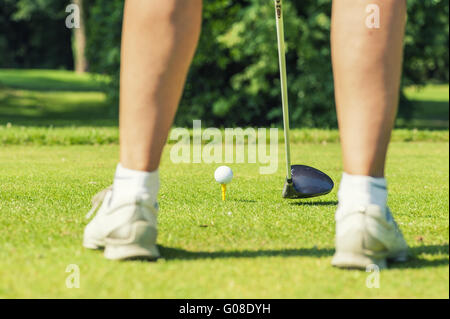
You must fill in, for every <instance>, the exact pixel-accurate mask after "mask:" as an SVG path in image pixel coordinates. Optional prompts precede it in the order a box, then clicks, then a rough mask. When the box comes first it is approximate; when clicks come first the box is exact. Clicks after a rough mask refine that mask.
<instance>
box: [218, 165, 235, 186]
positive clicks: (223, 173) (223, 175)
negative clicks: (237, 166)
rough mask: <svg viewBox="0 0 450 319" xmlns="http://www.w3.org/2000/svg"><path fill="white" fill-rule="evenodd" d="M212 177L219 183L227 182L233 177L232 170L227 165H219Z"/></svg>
mask: <svg viewBox="0 0 450 319" xmlns="http://www.w3.org/2000/svg"><path fill="white" fill-rule="evenodd" d="M214 178H215V179H216V181H217V182H218V183H220V184H228V183H229V182H231V180H232V179H233V171H232V170H231V168H229V167H228V166H220V167H218V168H217V169H216V171H215V172H214Z"/></svg>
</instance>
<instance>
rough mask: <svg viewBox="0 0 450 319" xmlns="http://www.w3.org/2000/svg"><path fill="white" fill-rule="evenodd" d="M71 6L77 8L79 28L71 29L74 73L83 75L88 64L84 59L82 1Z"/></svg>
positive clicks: (84, 33)
mask: <svg viewBox="0 0 450 319" xmlns="http://www.w3.org/2000/svg"><path fill="white" fill-rule="evenodd" d="M73 4H75V5H76V6H77V7H78V10H79V11H78V13H79V19H80V23H79V26H78V27H77V28H73V39H74V44H73V46H74V61H75V71H76V72H77V73H84V72H86V71H87V68H88V63H87V59H86V27H85V22H84V6H83V0H73Z"/></svg>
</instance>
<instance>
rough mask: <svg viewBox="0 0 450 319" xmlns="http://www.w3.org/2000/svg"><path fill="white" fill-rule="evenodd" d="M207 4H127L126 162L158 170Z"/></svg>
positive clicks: (171, 0)
mask: <svg viewBox="0 0 450 319" xmlns="http://www.w3.org/2000/svg"><path fill="white" fill-rule="evenodd" d="M201 9H202V0H189V1H186V0H164V1H148V0H131V1H130V0H127V1H126V3H125V15H124V23H123V34H122V63H121V78H120V145H121V149H120V161H121V164H122V165H123V166H124V167H125V168H129V169H134V170H140V171H154V170H156V169H157V168H158V166H159V161H160V157H161V153H162V150H163V147H164V145H165V143H166V139H167V135H168V132H169V130H170V127H171V125H172V122H173V118H174V116H175V113H176V110H177V107H178V103H179V101H180V98H181V94H182V91H183V88H184V83H185V80H186V75H187V72H188V69H189V66H190V63H191V61H192V58H193V55H194V52H195V49H196V46H197V42H198V37H199V34H200V29H201Z"/></svg>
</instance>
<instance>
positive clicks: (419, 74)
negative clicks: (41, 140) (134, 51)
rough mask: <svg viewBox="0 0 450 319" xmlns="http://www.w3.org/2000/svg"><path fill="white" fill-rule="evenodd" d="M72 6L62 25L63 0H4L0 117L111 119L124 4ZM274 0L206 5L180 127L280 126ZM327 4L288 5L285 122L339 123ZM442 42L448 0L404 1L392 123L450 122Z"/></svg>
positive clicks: (103, 0)
mask: <svg viewBox="0 0 450 319" xmlns="http://www.w3.org/2000/svg"><path fill="white" fill-rule="evenodd" d="M72 2H75V3H77V4H79V5H82V12H83V21H84V23H83V27H82V28H81V29H76V30H70V29H67V28H66V27H65V20H66V17H67V15H68V13H66V12H65V9H66V6H67V5H68V4H69V3H70V2H69V1H60V0H0V4H1V5H0V29H1V30H2V32H1V33H0V68H2V69H5V70H0V124H2V123H7V122H13V123H19V124H21V125H27V123H33V124H34V125H50V124H52V125H58V123H64V121H65V120H66V121H68V122H67V123H69V122H70V123H72V124H73V123H77V121H79V122H80V123H84V124H86V123H88V124H89V123H90V124H98V123H103V124H105V123H109V125H115V124H116V120H115V118H116V115H117V100H118V76H119V64H120V36H121V21H122V13H123V0H89V1H87V0H84V1H83V0H74V1H72ZM272 2H273V1H272V0H208V1H204V23H203V31H202V36H201V39H200V45H199V48H198V51H197V55H196V57H195V60H194V63H193V66H192V68H191V71H190V74H189V79H188V82H187V85H186V90H185V93H184V97H183V100H182V104H181V106H180V110H179V112H178V114H177V118H176V125H179V126H190V125H192V120H193V119H201V120H203V122H204V124H205V125H215V126H219V127H221V126H222V127H223V126H278V125H280V124H281V118H282V113H281V107H280V89H279V78H278V76H279V75H278V59H277V48H276V33H275V19H274V8H273V3H272ZM331 2H332V1H331V0H305V1H295V0H291V1H289V0H287V1H285V24H286V41H287V63H288V80H289V97H290V104H291V122H292V126H293V127H320V128H335V127H337V122H336V114H335V111H334V98H333V81H332V69H331V59H330V43H329V32H330V14H331ZM149 32H150V31H149ZM448 39H449V1H448V0H427V1H423V0H408V24H407V35H406V38H405V64H404V72H403V81H402V83H403V89H402V97H401V107H400V116H399V120H398V121H397V126H399V127H419V128H444V129H448V82H449V56H448V46H449V40H448ZM349 41H350V40H349ZM84 42H85V43H86V45H85V46H84V44H83V43H84ZM75 57H77V58H75ZM18 69H23V71H20V72H19V71H17V70H18ZM27 69H46V70H45V71H29V70H27ZM48 69H53V70H55V69H56V70H74V69H76V70H77V71H78V73H83V72H89V74H95V76H92V75H75V74H73V73H71V72H63V71H60V72H56V71H48ZM421 92H422V93H421ZM30 121H31V122H30Z"/></svg>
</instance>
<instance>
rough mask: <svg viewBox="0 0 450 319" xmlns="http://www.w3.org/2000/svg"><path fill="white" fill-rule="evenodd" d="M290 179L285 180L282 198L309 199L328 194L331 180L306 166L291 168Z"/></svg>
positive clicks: (331, 183)
mask: <svg viewBox="0 0 450 319" xmlns="http://www.w3.org/2000/svg"><path fill="white" fill-rule="evenodd" d="M291 172H292V179H291V180H286V183H285V184H284V188H283V198H292V199H295V198H310V197H316V196H321V195H325V194H328V193H329V192H331V190H332V189H333V187H334V183H333V180H332V179H331V178H330V177H329V176H328V175H327V174H325V173H323V172H321V171H319V170H318V169H315V168H313V167H310V166H306V165H292V166H291Z"/></svg>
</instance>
